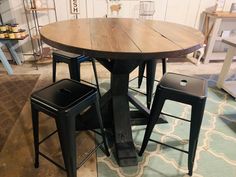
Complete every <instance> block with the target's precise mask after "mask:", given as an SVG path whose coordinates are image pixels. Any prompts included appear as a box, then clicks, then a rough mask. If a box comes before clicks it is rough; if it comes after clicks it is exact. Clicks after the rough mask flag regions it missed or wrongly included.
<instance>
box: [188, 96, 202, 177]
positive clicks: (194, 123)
mask: <svg viewBox="0 0 236 177" xmlns="http://www.w3.org/2000/svg"><path fill="white" fill-rule="evenodd" d="M204 108H205V100H204V101H201V102H198V103H197V104H195V105H193V106H192V112H191V125H190V137H189V154H188V170H189V175H190V176H192V173H193V165H194V159H195V154H196V150H197V143H198V136H199V132H200V128H201V123H202V117H203V113H204Z"/></svg>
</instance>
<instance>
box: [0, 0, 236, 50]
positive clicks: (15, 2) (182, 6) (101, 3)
mask: <svg viewBox="0 0 236 177" xmlns="http://www.w3.org/2000/svg"><path fill="white" fill-rule="evenodd" d="M3 1H9V6H10V10H11V13H10V15H9V11H8V12H6V13H4V14H3V18H4V19H5V18H9V17H10V18H13V19H14V21H16V22H17V23H19V24H20V25H21V27H22V28H25V29H27V26H26V19H25V13H24V8H23V3H22V2H23V0H3ZM25 1H26V0H25ZM42 1H48V2H49V3H48V4H49V6H50V2H52V0H42ZM55 1H56V8H57V16H58V20H66V19H72V18H75V16H74V15H71V14H70V0H55ZM216 1H217V0H155V6H156V13H155V14H154V16H153V19H157V20H165V21H170V22H175V23H180V24H184V25H188V26H192V27H195V28H197V29H199V28H200V27H201V22H202V16H201V14H202V12H203V11H204V10H205V9H207V8H209V7H211V6H214V4H215V3H216ZM232 2H236V0H226V1H225V4H224V10H229V8H230V6H231V3H232ZM117 3H120V4H122V5H121V7H122V8H121V10H120V13H119V15H118V17H126V18H127V17H128V18H138V13H139V0H120V1H113V2H111V1H109V0H80V15H79V17H81V18H86V17H105V15H108V16H116V15H111V13H110V8H109V6H110V5H111V4H117ZM86 7H87V8H86ZM4 9H5V7H4ZM8 10H9V9H8ZM5 11H7V9H6V10H5ZM1 12H2V11H1ZM40 19H41V22H42V23H45V24H46V23H48V22H53V21H54V19H53V14H52V13H50V18H48V15H47V13H42V14H41V15H40ZM21 44H24V48H23V49H24V52H29V51H30V48H29V39H27V40H24V41H21Z"/></svg>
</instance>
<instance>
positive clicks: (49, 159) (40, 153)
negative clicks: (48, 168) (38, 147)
mask: <svg viewBox="0 0 236 177" xmlns="http://www.w3.org/2000/svg"><path fill="white" fill-rule="evenodd" d="M39 155H41V156H42V157H44V158H45V159H46V160H48V161H49V162H52V163H53V164H54V165H56V166H57V167H59V168H61V169H62V170H64V171H66V169H65V168H64V167H63V166H61V165H60V164H58V163H57V162H55V161H53V160H52V159H51V158H49V157H48V156H46V155H45V154H43V153H42V152H39Z"/></svg>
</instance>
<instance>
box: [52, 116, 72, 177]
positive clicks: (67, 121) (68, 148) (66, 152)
mask: <svg viewBox="0 0 236 177" xmlns="http://www.w3.org/2000/svg"><path fill="white" fill-rule="evenodd" d="M56 124H57V130H58V136H59V140H60V145H61V150H62V155H63V159H64V164H65V168H66V172H67V177H76V142H75V118H74V117H68V116H66V115H64V116H63V115H60V116H58V117H57V118H56Z"/></svg>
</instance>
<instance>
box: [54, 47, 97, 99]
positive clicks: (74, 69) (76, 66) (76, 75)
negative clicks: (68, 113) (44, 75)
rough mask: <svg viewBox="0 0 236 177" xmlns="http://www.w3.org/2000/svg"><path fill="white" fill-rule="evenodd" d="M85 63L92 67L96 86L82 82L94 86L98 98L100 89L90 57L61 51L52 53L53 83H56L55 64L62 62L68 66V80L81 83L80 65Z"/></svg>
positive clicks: (93, 62) (94, 66)
mask: <svg viewBox="0 0 236 177" xmlns="http://www.w3.org/2000/svg"><path fill="white" fill-rule="evenodd" d="M85 61H91V62H92V67H93V72H94V77H95V81H96V84H93V83H90V82H87V81H85V80H83V82H86V83H89V84H92V85H95V86H96V87H97V90H98V93H99V96H101V94H100V89H99V83H98V76H97V70H96V65H95V60H94V59H93V58H91V57H88V56H84V55H78V54H73V53H69V52H65V51H62V50H56V51H54V52H53V53H52V62H53V63H52V80H53V82H55V81H56V64H57V63H60V62H63V63H66V64H68V67H69V72H70V78H71V79H73V80H77V81H81V78H80V63H82V62H85Z"/></svg>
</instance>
